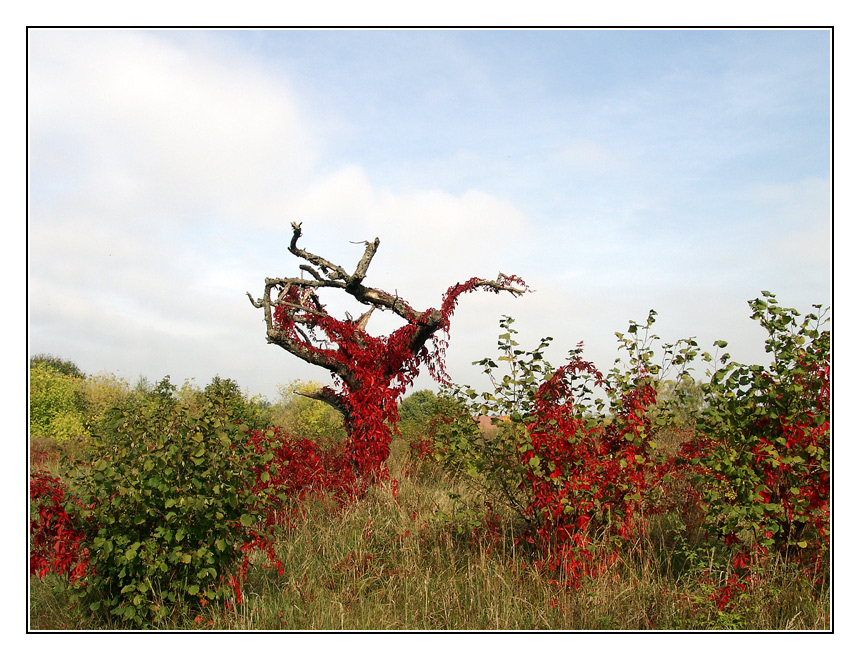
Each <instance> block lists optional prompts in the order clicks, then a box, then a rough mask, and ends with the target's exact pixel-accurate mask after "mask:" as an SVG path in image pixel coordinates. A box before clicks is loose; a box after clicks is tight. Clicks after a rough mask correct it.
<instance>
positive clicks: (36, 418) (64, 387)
mask: <svg viewBox="0 0 860 660" xmlns="http://www.w3.org/2000/svg"><path fill="white" fill-rule="evenodd" d="M85 415H86V403H85V392H84V381H83V380H82V379H81V378H80V377H78V376H73V375H69V374H65V373H62V372H61V371H57V370H56V369H55V368H54V367H53V366H52V365H51V364H49V363H48V362H35V363H33V364H32V365H31V367H30V435H31V436H35V437H40V436H41V437H50V438H55V439H57V440H72V439H75V438H78V437H80V436H83V435H85V434H86V430H85V420H86V416H85Z"/></svg>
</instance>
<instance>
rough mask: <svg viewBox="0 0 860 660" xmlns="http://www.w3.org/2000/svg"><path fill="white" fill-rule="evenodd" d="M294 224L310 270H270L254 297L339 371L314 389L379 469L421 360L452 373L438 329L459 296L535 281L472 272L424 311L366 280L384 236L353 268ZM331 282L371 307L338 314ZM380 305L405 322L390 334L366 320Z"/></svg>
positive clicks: (313, 355)
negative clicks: (313, 246)
mask: <svg viewBox="0 0 860 660" xmlns="http://www.w3.org/2000/svg"><path fill="white" fill-rule="evenodd" d="M292 226H293V237H292V241H291V242H290V247H289V251H290V253H291V254H293V255H294V256H296V257H298V258H299V259H302V260H304V261H306V262H307V263H303V264H300V266H299V269H300V270H301V271H302V276H301V277H291V278H266V282H265V290H264V293H263V297H262V298H260V299H258V300H254V298H253V297H252V296H251V294H250V293H249V294H248V298H249V299H250V300H251V303H252V304H253V305H254V306H255V307H257V308H261V309H263V311H264V314H265V321H266V338H267V341H268V342H269V343H272V344H277V345H278V346H280V347H281V348H283V349H285V350H287V351H289V352H290V353H292V354H293V355H295V356H296V357H299V358H301V359H302V360H304V361H306V362H309V363H310V364H315V365H317V366H320V367H323V368H324V369H327V370H328V371H329V372H331V374H332V376H333V377H334V380H335V384H336V386H337V388H336V389H335V388H330V387H323V388H320V389H319V390H317V391H316V392H313V393H310V394H307V395H306V396H311V397H312V398H316V399H318V400H320V401H325V402H326V403H328V404H329V405H331V406H332V407H334V408H335V409H337V410H338V411H340V412H341V413H342V414H343V416H344V424H345V428H346V432H347V450H348V454H349V458H350V459H351V460H352V461H353V464H354V466H355V467H356V469H357V470H358V471H359V472H361V473H368V472H373V471H376V470H378V469H379V468H380V467H381V466H382V464H383V462H384V461H385V459H386V458H387V456H388V451H389V444H390V441H391V427H390V426H389V424H391V425H392V426H394V425H396V423H397V418H398V417H397V415H398V413H397V402H398V400H399V398H400V397H401V396H402V395H403V393H404V391H405V389H406V387H407V386H408V385H409V384H410V383H411V382H412V381H413V380H414V379H415V377H416V376H417V375H418V370H419V367H420V365H422V364H424V365H426V366H427V367H428V369H429V370H430V374H431V375H432V376H433V377H434V378H436V379H437V380H440V381H443V382H444V381H445V380H446V376H445V371H444V351H445V348H446V346H447V341H445V340H444V339H442V338H440V337H439V336H438V335H437V333H438V332H439V331H441V332H442V333H443V334H447V332H448V330H449V327H450V317H451V314H452V313H453V311H454V308H455V307H456V304H457V299H458V298H459V296H460V295H461V294H463V293H466V292H469V291H475V290H478V289H482V290H485V291H495V292H499V291H508V292H510V293H512V294H513V295H515V296H519V295H522V294H523V293H525V292H526V291H527V290H528V287H526V285H525V283H524V282H523V281H522V280H521V279H520V278H518V277H516V276H510V277H509V276H506V275H503V274H501V273H500V274H499V276H498V278H496V279H495V280H485V279H481V278H472V279H470V280H468V281H467V282H465V283H462V284H460V283H458V284H456V285H454V286H452V287H451V288H449V289H448V291H447V292H446V293H445V295H444V296H443V299H442V305H441V306H440V308H439V309H436V308H430V309H427V310H424V311H419V310H416V309H414V308H413V307H412V306H411V305H409V303H408V302H406V301H405V300H404V299H403V298H401V297H400V296H399V295H398V294H396V293H395V294H394V295H392V294H390V293H388V292H386V291H382V290H381V289H375V288H371V287H367V286H365V285H364V284H363V281H364V278H365V276H366V275H367V270H368V268H369V266H370V262H371V260H372V259H373V256H374V255H375V254H376V250H377V248H378V247H379V239H378V238H376V239H374V240H373V241H372V242H365V250H364V254H363V255H362V257H361V259H360V260H359V262H358V265H357V266H356V268H355V271H353V272H352V273H351V274H350V273H349V272H347V271H346V270H345V269H344V268H343V267H341V266H339V265H337V264H334V263H332V262H330V261H328V260H326V259H324V258H322V257H320V256H318V255H315V254H312V253H310V252H308V251H306V250H304V249H302V248H299V247H298V245H297V243H298V240H299V238H300V237H301V236H302V230H301V224H298V223H293V225H292ZM325 289H339V290H341V291H343V292H344V293H346V294H348V295H349V296H351V297H352V298H354V299H355V300H356V301H358V302H359V303H361V304H362V305H364V306H366V307H368V309H367V311H366V312H365V313H363V314H362V315H361V316H360V317H359V318H358V319H353V318H352V317H350V316H349V315H348V314H347V318H346V319H345V320H339V319H336V318H334V317H332V316H331V315H330V314H329V313H328V312H327V311H326V308H325V306H324V305H323V303H322V301H321V300H320V294H321V293H322V291H323V290H325ZM273 294H274V296H273ZM376 309H381V310H384V311H389V312H393V313H394V314H396V315H397V316H399V317H400V318H401V319H403V321H405V323H404V324H403V325H402V326H401V327H399V328H398V329H396V330H395V331H394V332H392V333H391V334H389V335H387V336H383V337H375V336H373V335H370V334H369V333H368V332H367V331H366V328H367V324H368V321H369V320H370V316H371V314H372V313H373V311H374V310H376ZM431 338H433V342H432V344H431V346H429V347H428V345H427V343H428V340H430V339H431Z"/></svg>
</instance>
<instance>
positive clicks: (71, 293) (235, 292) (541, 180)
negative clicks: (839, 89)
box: [27, 29, 833, 401]
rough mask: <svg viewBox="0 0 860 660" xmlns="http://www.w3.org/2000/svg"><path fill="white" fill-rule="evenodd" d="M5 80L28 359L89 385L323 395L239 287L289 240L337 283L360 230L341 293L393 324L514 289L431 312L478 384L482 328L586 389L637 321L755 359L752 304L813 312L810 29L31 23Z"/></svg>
mask: <svg viewBox="0 0 860 660" xmlns="http://www.w3.org/2000/svg"><path fill="white" fill-rule="evenodd" d="M27 75H28V81H27V82H28V98H27V100H28V110H27V121H28V177H29V181H28V201H29V208H28V222H27V294H28V313H29V317H28V351H29V353H30V355H33V354H36V353H51V354H54V355H58V356H61V357H63V358H66V359H70V360H72V361H74V362H75V363H76V364H77V365H78V366H79V367H80V368H81V369H82V370H84V371H85V372H87V373H98V372H103V371H104V372H109V373H113V374H114V375H116V376H118V377H121V378H124V379H126V380H128V381H129V382H130V383H131V384H134V382H135V381H136V380H137V379H138V377H139V376H143V377H145V378H147V379H148V380H149V381H150V382H154V381H157V380H159V379H161V378H162V377H163V376H165V375H169V376H170V378H171V381H172V382H173V383H174V384H177V385H181V384H182V383H183V382H184V381H186V380H190V381H191V382H192V383H194V384H196V385H197V386H200V387H203V386H205V385H206V384H207V383H208V382H209V381H210V380H211V379H212V378H213V377H214V376H216V375H218V376H220V377H222V378H232V379H234V380H236V381H237V382H238V383H239V385H240V387H241V388H242V389H243V390H246V391H247V392H248V393H249V394H251V395H253V394H261V395H263V396H265V397H266V398H268V399H269V400H270V401H275V400H276V399H277V397H278V389H279V386H281V385H285V384H288V383H290V382H291V381H293V380H297V379H300V380H317V381H320V382H323V383H328V382H329V377H328V373H327V372H326V371H324V370H322V369H320V368H319V367H314V366H311V365H307V364H305V363H304V362H302V361H301V360H300V359H298V358H296V357H294V356H292V355H290V354H289V353H287V352H286V351H284V350H283V349H281V348H279V347H277V346H275V345H270V344H267V343H266V337H265V325H264V322H263V318H262V311H261V310H258V309H255V308H254V307H253V306H252V305H251V304H250V302H249V300H248V297H247V296H246V295H245V292H246V291H248V292H251V294H252V295H253V296H254V297H255V298H258V297H260V296H262V294H263V286H264V280H265V278H266V277H290V276H298V275H299V274H300V271H299V268H298V266H299V264H300V262H299V261H298V260H297V259H296V258H295V257H293V256H292V255H290V254H289V252H288V251H287V247H288V245H289V242H290V238H291V236H292V230H291V227H290V223H291V222H301V223H302V228H303V237H302V239H301V242H300V247H304V248H305V249H307V250H308V251H310V252H313V253H315V254H318V255H321V256H324V257H325V258H327V259H329V260H330V261H333V262H336V263H338V264H340V265H342V266H344V268H346V269H347V270H350V271H351V270H352V269H354V267H355V265H356V264H357V262H358V259H359V258H360V257H361V255H362V253H363V249H364V246H363V245H362V244H361V242H362V241H367V240H373V239H374V238H376V237H378V238H379V239H380V247H379V250H378V252H377V254H376V257H375V258H374V260H373V263H372V264H371V267H370V269H369V271H368V275H367V279H366V280H365V284H366V285H368V286H373V287H377V288H381V289H384V290H387V291H390V292H395V291H396V292H397V293H398V295H400V296H402V297H404V298H405V299H407V300H408V301H409V302H410V303H412V305H413V306H415V307H420V308H428V307H438V305H439V304H440V301H441V297H442V295H443V294H444V292H445V290H446V289H448V287H449V286H451V285H453V284H455V283H456V282H461V281H464V280H466V279H468V278H470V277H472V276H481V277H486V278H495V277H496V275H497V274H498V273H499V272H503V273H505V274H509V275H510V274H516V275H519V276H520V277H522V278H523V279H524V280H525V281H526V282H527V283H528V284H529V286H530V287H531V289H532V292H530V293H529V294H527V295H526V296H523V297H521V298H514V297H512V296H510V295H507V294H501V295H494V294H492V293H485V292H474V293H471V294H468V295H466V296H463V297H462V298H461V301H460V304H459V306H458V307H457V310H456V312H455V314H454V316H453V321H452V325H451V338H450V346H449V349H448V353H447V366H448V372H449V373H450V375H451V377H452V379H453V380H454V381H455V382H458V383H463V384H470V385H472V386H474V387H476V388H477V389H479V390H481V389H486V388H487V387H488V386H489V383H488V382H487V381H486V379H485V377H484V376H483V375H482V374H481V368H480V367H478V366H474V365H472V362H473V361H476V360H479V359H481V358H484V357H494V356H495V355H496V353H497V350H496V337H497V335H498V334H499V332H500V330H499V319H500V317H502V316H503V315H507V316H511V317H513V318H514V319H516V323H515V327H516V328H517V329H518V330H519V335H518V337H517V339H518V341H519V342H520V344H521V347H522V348H525V349H530V348H533V347H534V346H536V345H537V343H538V341H539V339H540V338H542V337H547V336H549V337H553V342H552V348H551V350H550V351H549V352H548V353H547V357H548V358H549V359H550V360H551V361H552V362H553V363H554V364H556V365H558V366H560V365H561V364H562V362H563V360H564V358H565V356H566V355H567V352H568V351H569V350H570V349H572V348H574V347H576V345H577V344H578V343H579V342H583V350H584V357H585V358H586V359H589V360H591V361H593V362H594V363H595V365H596V366H597V367H598V369H600V370H601V371H603V372H604V373H605V372H606V371H608V370H609V369H611V368H612V366H613V363H614V360H615V359H616V358H617V357H620V353H619V352H618V350H617V340H616V337H615V334H614V333H615V332H617V331H618V332H623V331H625V330H626V329H627V327H628V325H629V321H631V320H634V321H639V322H644V320H645V319H646V318H647V316H648V313H649V310H651V309H654V310H656V311H657V313H658V316H657V325H656V327H655V331H656V333H657V334H658V335H659V336H660V338H661V341H665V342H670V341H675V340H677V339H681V338H685V337H695V338H696V340H697V341H698V342H699V344H700V345H701V346H703V347H705V348H709V347H710V346H711V345H712V344H713V342H714V341H715V340H726V341H728V342H729V346H728V349H727V350H728V351H729V352H730V353H731V355H732V357H733V358H734V359H737V360H740V361H743V362H747V363H767V361H768V358H767V355H766V354H765V352H764V349H763V344H764V338H765V333H764V331H763V330H762V329H761V328H760V327H759V326H758V324H757V323H756V322H755V321H752V320H751V319H750V318H749V316H750V313H751V312H750V310H749V307H748V305H747V301H748V300H750V299H752V298H755V297H756V296H758V295H760V292H761V291H762V290H767V291H770V292H772V293H774V294H775V295H776V297H777V298H778V300H779V301H780V303H782V304H783V305H786V306H789V307H795V308H797V309H798V310H799V311H800V312H802V313H806V312H808V311H812V307H811V306H812V305H813V304H823V305H825V306H826V305H830V304H831V303H832V269H833V257H832V254H833V235H832V212H831V199H832V178H831V174H832V173H831V114H832V108H831V33H830V32H829V31H827V30H674V31H671V30H670V31H666V30H639V29H633V30H525V31H499V30H463V31H458V30H433V31H427V30H382V31H379V30H318V31H315V30H262V31H260V30H190V31H184V30H106V29H102V30H94V31H93V30H82V29H69V30H58V29H31V30H29V31H28V62H27ZM323 302H325V303H328V304H329V309H330V310H332V312H333V313H336V314H341V313H342V312H344V311H350V312H351V313H353V315H357V313H360V312H361V311H363V310H362V308H361V307H360V306H358V305H357V304H356V303H354V302H353V303H352V305H350V304H349V301H345V300H343V299H338V297H337V296H336V295H333V296H330V297H328V298H325V299H324V300H323ZM397 321H398V319H397V318H396V317H393V316H392V315H390V314H388V315H385V314H382V313H377V314H376V315H374V318H373V320H372V321H371V323H370V325H369V327H368V330H369V331H370V332H371V333H373V334H384V333H387V332H390V331H391V330H392V329H394V328H395V327H396V326H397ZM696 375H698V376H699V377H703V376H704V372H702V371H700V372H699V373H698V374H696ZM425 387H426V388H431V389H434V388H435V383H434V382H433V381H432V380H431V379H430V377H429V375H427V374H426V373H422V375H421V376H420V377H419V379H418V380H417V381H416V383H415V388H425Z"/></svg>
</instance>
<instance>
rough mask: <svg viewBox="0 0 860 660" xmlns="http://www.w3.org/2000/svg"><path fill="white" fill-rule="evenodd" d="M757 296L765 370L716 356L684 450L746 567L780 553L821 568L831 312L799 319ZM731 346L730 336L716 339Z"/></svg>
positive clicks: (715, 526)
mask: <svg viewBox="0 0 860 660" xmlns="http://www.w3.org/2000/svg"><path fill="white" fill-rule="evenodd" d="M762 295H763V296H765V297H764V299H762V298H757V299H755V300H751V301H750V307H751V309H752V310H753V314H752V317H751V318H753V319H754V320H757V321H759V323H761V325H762V327H763V328H764V329H765V330H766V331H767V333H768V338H767V340H766V341H765V349H766V351H767V352H768V353H769V354H770V355H772V356H773V360H772V362H771V364H770V365H769V366H768V367H762V366H758V365H744V364H739V363H736V362H729V356H728V354H723V355H722V356H720V357H719V360H717V359H715V358H716V356H715V358H714V359H712V358H711V356H710V355H706V356H705V357H706V358H708V359H712V362H713V363H714V373H713V376H712V378H711V380H710V382H709V383H706V384H705V388H704V392H705V408H704V410H703V412H702V414H701V416H700V418H699V423H698V431H699V436H698V438H697V439H696V440H695V441H694V442H691V443H689V444H688V445H687V446H686V448H685V450H686V453H687V455H688V456H689V457H690V463H691V465H692V466H694V468H695V472H694V474H695V478H696V481H697V484H698V486H699V489H700V492H701V494H702V498H703V508H704V510H705V512H706V518H705V520H706V523H707V525H708V527H709V529H710V531H711V535H712V537H713V538H715V539H718V540H724V541H725V543H726V544H727V546H729V547H731V548H732V551H733V553H732V554H733V556H734V560H733V561H734V564H735V566H736V567H743V566H745V565H746V564H747V563H749V562H750V560H751V555H755V554H759V555H761V554H768V553H771V554H779V555H782V556H783V557H787V558H790V559H792V561H793V562H795V563H799V564H806V565H811V566H813V567H815V568H816V569H817V568H820V567H821V565H822V562H823V561H824V559H825V558H826V555H827V552H828V549H829V533H830V331H829V330H824V329H822V327H823V326H824V325H825V324H826V323H828V321H829V319H828V317H827V316H826V312H827V310H824V312H823V315H822V310H821V306H820V305H817V306H815V308H816V311H817V313H810V314H807V315H806V316H804V317H803V318H802V319H801V318H800V313H799V312H798V311H797V310H795V309H791V308H783V307H780V306H779V305H778V304H777V300H776V299H775V298H774V297H773V295H772V294H770V293H768V292H766V291H764V292H762ZM715 345H716V346H718V347H719V348H725V347H726V342H723V341H720V342H716V344H715Z"/></svg>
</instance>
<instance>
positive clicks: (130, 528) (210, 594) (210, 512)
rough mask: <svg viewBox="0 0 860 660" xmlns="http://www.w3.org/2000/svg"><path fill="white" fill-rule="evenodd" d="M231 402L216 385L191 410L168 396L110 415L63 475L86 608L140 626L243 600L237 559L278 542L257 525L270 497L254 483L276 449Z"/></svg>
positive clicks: (77, 589) (76, 586)
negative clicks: (81, 464) (76, 525)
mask: <svg viewBox="0 0 860 660" xmlns="http://www.w3.org/2000/svg"><path fill="white" fill-rule="evenodd" d="M235 403H236V402H235V400H234V399H233V398H232V397H231V396H229V393H228V394H227V395H225V393H224V388H221V387H213V388H211V389H210V390H209V391H208V392H207V393H206V394H205V395H204V396H202V397H200V399H199V400H198V401H196V402H195V405H193V406H192V405H189V402H185V403H181V402H178V401H175V400H173V399H172V398H170V397H163V398H162V399H161V400H160V401H159V402H158V405H155V406H152V407H141V406H138V405H134V402H133V401H129V402H128V403H127V404H126V405H124V406H122V407H120V408H117V409H115V410H113V412H112V413H111V414H110V420H109V422H108V423H107V424H106V425H105V428H104V430H103V431H102V432H101V434H100V435H99V436H97V437H96V438H94V440H93V447H92V456H91V464H90V465H89V467H88V468H86V469H84V468H81V469H79V470H77V472H76V473H74V474H70V475H68V476H67V479H68V480H69V481H70V482H71V490H70V492H71V498H70V499H71V501H72V502H76V504H74V507H76V510H77V515H78V516H79V517H80V518H81V519H82V520H83V521H84V523H83V524H84V528H85V529H84V534H85V537H86V541H85V545H86V547H87V548H89V550H90V554H89V563H90V568H91V570H90V571H89V573H88V574H87V576H86V579H84V580H81V581H78V582H75V583H73V584H72V585H71V588H72V590H73V592H74V593H75V595H76V596H77V597H78V598H80V599H81V600H82V601H83V602H84V603H85V604H86V605H87V606H88V607H89V608H90V610H92V611H93V612H100V613H102V614H103V615H105V616H107V617H118V618H120V619H121V620H123V621H125V622H126V623H127V624H129V625H133V626H136V627H140V626H146V625H148V624H149V623H150V622H158V621H161V620H163V619H164V618H165V617H167V616H168V615H169V612H170V611H171V610H173V609H176V608H181V609H187V608H188V607H193V606H195V604H200V603H203V602H205V601H225V600H228V599H229V598H230V597H231V596H233V595H235V597H236V598H237V599H238V598H239V597H240V595H239V592H238V591H237V587H238V579H239V578H240V577H241V573H242V570H243V566H242V564H240V559H241V558H242V557H243V555H244V557H245V559H246V560H247V555H248V553H249V552H250V550H251V548H253V547H259V548H263V549H269V550H270V549H271V546H270V544H269V539H268V536H267V535H266V532H265V531H264V530H263V529H261V528H259V527H258V526H257V523H258V522H259V521H260V520H262V518H263V517H264V512H263V509H264V507H265V506H266V503H267V501H268V500H269V498H270V497H272V496H274V494H273V493H271V492H269V490H267V489H266V488H260V489H255V488H254V486H255V485H256V484H257V483H258V479H260V478H261V479H262V481H264V482H265V481H266V475H265V468H266V465H267V464H268V463H269V462H270V461H271V459H272V456H273V455H272V453H271V452H270V451H269V450H268V447H266V446H255V445H254V444H253V443H251V442H250V441H249V435H248V426H247V425H245V424H237V423H235V421H234V419H233V418H234V414H233V413H234V412H235V409H234V407H233V406H234V404H235ZM268 436H269V437H271V433H269V434H268ZM264 442H266V441H265V440H264ZM244 568H245V569H246V568H247V565H245V566H244Z"/></svg>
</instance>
